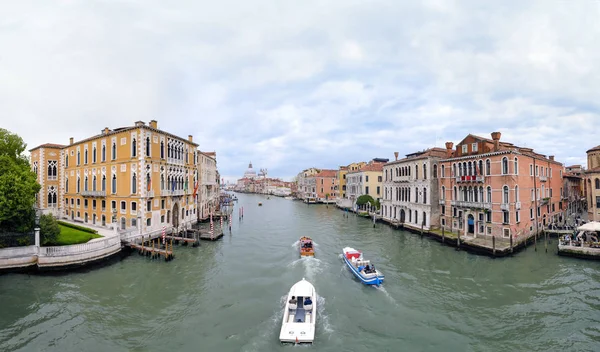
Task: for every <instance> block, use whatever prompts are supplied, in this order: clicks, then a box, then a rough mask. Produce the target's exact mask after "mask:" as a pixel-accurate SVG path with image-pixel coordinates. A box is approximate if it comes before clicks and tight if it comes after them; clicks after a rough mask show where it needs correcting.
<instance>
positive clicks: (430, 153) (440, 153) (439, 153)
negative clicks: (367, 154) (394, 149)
mask: <svg viewBox="0 0 600 352" xmlns="http://www.w3.org/2000/svg"><path fill="white" fill-rule="evenodd" d="M447 155H448V154H447V151H446V149H443V148H438V147H434V148H429V149H426V150H424V151H421V152H416V153H411V154H406V158H402V159H398V160H394V161H390V162H389V163H387V165H391V164H396V163H400V162H405V161H412V160H418V159H425V158H428V157H439V158H446V157H447Z"/></svg>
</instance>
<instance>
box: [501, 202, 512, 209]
mask: <svg viewBox="0 0 600 352" xmlns="http://www.w3.org/2000/svg"><path fill="white" fill-rule="evenodd" d="M500 209H502V210H505V211H508V210H509V209H510V204H509V203H502V204H500Z"/></svg>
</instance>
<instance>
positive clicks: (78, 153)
mask: <svg viewBox="0 0 600 352" xmlns="http://www.w3.org/2000/svg"><path fill="white" fill-rule="evenodd" d="M79 164H81V152H80V151H79V150H78V151H77V165H79Z"/></svg>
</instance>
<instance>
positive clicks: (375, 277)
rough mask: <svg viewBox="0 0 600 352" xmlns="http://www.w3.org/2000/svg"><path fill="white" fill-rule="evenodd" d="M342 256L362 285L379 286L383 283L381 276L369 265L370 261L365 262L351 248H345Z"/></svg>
mask: <svg viewBox="0 0 600 352" xmlns="http://www.w3.org/2000/svg"><path fill="white" fill-rule="evenodd" d="M342 254H343V255H344V261H345V262H346V265H348V267H349V268H350V270H352V272H353V273H354V275H355V276H356V277H358V278H359V279H360V281H361V282H362V283H363V284H365V285H377V286H379V285H380V284H382V283H383V279H384V276H383V274H382V273H381V272H380V271H379V270H377V269H375V265H373V264H371V261H370V260H365V259H364V258H363V255H362V253H361V252H359V251H357V250H356V249H354V248H351V247H345V248H344V249H343V250H342Z"/></svg>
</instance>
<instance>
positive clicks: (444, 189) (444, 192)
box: [440, 186, 446, 199]
mask: <svg viewBox="0 0 600 352" xmlns="http://www.w3.org/2000/svg"><path fill="white" fill-rule="evenodd" d="M440 193H441V194H440V199H446V187H444V186H442V191H441V192H440Z"/></svg>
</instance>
